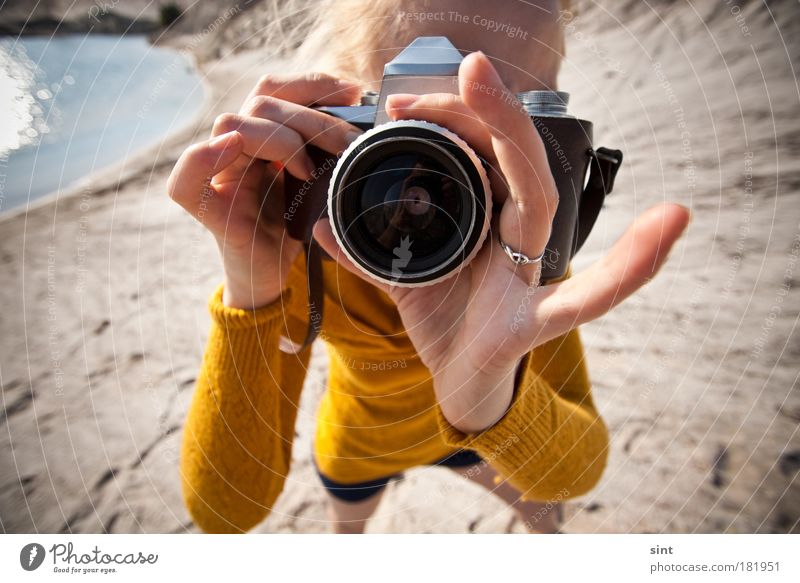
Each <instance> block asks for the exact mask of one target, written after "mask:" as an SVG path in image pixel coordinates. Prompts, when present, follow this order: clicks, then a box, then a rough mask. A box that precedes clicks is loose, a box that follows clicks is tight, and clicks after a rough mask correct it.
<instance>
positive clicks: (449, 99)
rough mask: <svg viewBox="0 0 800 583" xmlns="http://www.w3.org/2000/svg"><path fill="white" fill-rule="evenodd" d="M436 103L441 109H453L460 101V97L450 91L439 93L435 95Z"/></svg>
mask: <svg viewBox="0 0 800 583" xmlns="http://www.w3.org/2000/svg"><path fill="white" fill-rule="evenodd" d="M436 103H437V105H439V107H441V108H442V109H455V108H457V107H458V106H459V104H460V103H461V98H460V97H459V96H458V95H454V94H451V93H440V94H438V95H437V96H436Z"/></svg>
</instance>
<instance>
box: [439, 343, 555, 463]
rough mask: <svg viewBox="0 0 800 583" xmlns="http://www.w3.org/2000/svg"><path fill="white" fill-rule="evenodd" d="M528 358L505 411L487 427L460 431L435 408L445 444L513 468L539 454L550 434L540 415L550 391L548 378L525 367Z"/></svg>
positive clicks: (528, 461)
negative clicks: (470, 451)
mask: <svg viewBox="0 0 800 583" xmlns="http://www.w3.org/2000/svg"><path fill="white" fill-rule="evenodd" d="M529 357H530V355H528V356H526V357H525V360H524V361H523V363H522V365H521V366H522V367H523V368H522V370H523V373H522V375H521V379H520V382H519V384H518V386H517V387H516V390H515V394H514V398H513V400H512V402H511V405H510V406H509V408H508V410H507V411H506V414H505V415H504V416H503V417H502V418H501V419H500V420H499V421H498V422H497V423H495V424H494V425H492V426H491V427H489V428H488V429H485V430H484V431H482V432H480V433H464V432H462V431H459V430H458V429H456V428H455V427H453V426H452V425H451V424H450V422H449V421H448V420H447V418H446V417H445V416H444V414H443V413H442V410H441V408H440V407H438V406H437V407H436V415H437V419H438V422H439V429H440V431H441V434H442V437H443V438H444V440H445V442H446V443H447V444H448V445H451V446H453V447H460V448H469V449H474V450H476V451H478V452H479V453H480V454H481V455H482V457H483V458H484V459H485V460H486V461H487V462H489V463H493V464H497V463H499V464H500V465H508V466H509V467H512V468H513V467H519V466H520V465H522V464H526V463H530V462H531V461H532V460H531V458H534V457H536V456H539V455H541V448H540V445H541V444H543V443H544V442H545V441H547V439H548V438H551V437H552V428H551V427H548V424H547V423H546V422H545V421H546V420H544V419H541V414H542V412H543V411H544V410H545V409H546V404H547V401H548V399H552V398H553V394H552V391H551V390H550V385H549V384H548V383H547V381H545V380H544V379H543V378H542V377H541V376H540V375H539V374H538V373H536V372H535V371H534V370H532V369H531V368H530V367H529V366H528V362H527V361H528V360H529ZM498 467H499V466H498Z"/></svg>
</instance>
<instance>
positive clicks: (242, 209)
mask: <svg viewBox="0 0 800 583" xmlns="http://www.w3.org/2000/svg"><path fill="white" fill-rule="evenodd" d="M359 94H360V88H359V87H358V85H357V84H355V83H352V82H350V81H345V80H341V79H336V78H335V77H330V76H328V75H322V74H312V75H291V76H276V75H267V76H265V77H263V78H262V79H261V80H260V81H259V83H258V84H257V85H256V86H255V88H254V89H253V90H252V91H251V92H250V95H249V97H248V99H247V101H246V102H245V104H244V105H243V106H242V108H241V109H240V110H239V113H238V114H233V113H223V114H222V115H220V116H219V117H218V118H217V119H216V120H215V122H214V127H213V129H212V132H211V139H209V140H206V141H204V142H199V143H197V144H193V145H192V146H189V147H188V148H187V149H186V150H185V151H184V152H183V154H181V157H180V158H179V159H178V162H177V164H176V165H175V168H174V169H173V170H172V173H171V174H170V177H169V180H168V181H167V191H168V192H169V195H170V197H171V198H172V199H173V200H175V201H176V202H177V203H178V204H180V205H181V206H182V207H183V208H184V209H186V210H187V211H188V212H189V213H190V214H191V215H192V216H194V217H195V218H196V219H197V220H198V221H200V222H201V223H202V224H203V226H205V227H206V228H207V229H208V230H209V231H210V232H211V234H212V235H214V237H215V238H216V240H217V244H218V245H219V249H220V253H221V255H222V265H223V270H224V273H225V286H224V292H223V303H225V305H228V306H231V307H237V308H254V307H259V306H263V305H266V304H268V303H270V302H272V301H274V300H276V299H277V298H278V297H279V296H280V294H281V291H282V289H283V287H284V286H285V282H286V279H287V275H288V272H289V269H290V267H291V265H292V262H293V261H294V259H295V258H296V257H297V254H298V253H299V252H300V250H301V248H302V246H301V244H300V242H298V241H295V240H294V239H291V238H289V237H288V236H287V235H286V233H285V229H284V223H283V206H284V203H283V200H284V197H283V180H282V176H281V175H280V171H279V170H278V169H277V168H276V167H275V165H273V164H271V163H270V162H279V163H280V164H281V165H282V166H283V167H284V168H285V170H286V171H287V172H290V173H291V174H292V175H294V176H296V177H297V178H299V179H301V180H308V179H310V178H311V173H312V172H313V171H314V169H315V167H314V163H313V162H312V161H311V158H310V157H309V155H308V153H307V152H306V149H305V145H306V144H313V145H315V146H318V147H320V148H322V149H323V150H326V151H328V152H331V153H339V152H341V151H343V150H344V149H345V148H347V146H348V145H349V144H350V142H352V141H353V140H354V139H355V138H356V137H358V135H359V134H360V133H361V132H360V131H359V130H357V129H356V128H354V127H353V126H351V125H349V124H347V123H345V122H343V121H341V120H339V119H337V118H335V117H333V116H330V115H327V114H325V113H322V112H319V111H315V110H313V109H309V108H308V107H307V106H309V105H312V104H318V105H351V104H353V103H354V102H355V101H356V100H357V98H358V96H359Z"/></svg>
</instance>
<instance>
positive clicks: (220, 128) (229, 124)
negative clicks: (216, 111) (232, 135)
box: [190, 112, 242, 149]
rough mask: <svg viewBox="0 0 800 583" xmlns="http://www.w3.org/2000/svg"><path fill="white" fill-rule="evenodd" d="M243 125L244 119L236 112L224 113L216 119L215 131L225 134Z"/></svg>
mask: <svg viewBox="0 0 800 583" xmlns="http://www.w3.org/2000/svg"><path fill="white" fill-rule="evenodd" d="M241 125H242V120H241V118H240V117H239V116H238V115H236V114H235V113H228V112H226V113H222V114H220V115H218V116H217V117H216V119H214V133H215V134H225V133H228V132H232V131H233V130H236V129H239V127H241ZM190 149H191V148H190Z"/></svg>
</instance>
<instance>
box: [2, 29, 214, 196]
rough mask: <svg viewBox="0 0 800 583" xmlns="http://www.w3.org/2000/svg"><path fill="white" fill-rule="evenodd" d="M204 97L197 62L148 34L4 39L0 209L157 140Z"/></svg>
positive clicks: (55, 187)
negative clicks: (157, 43) (152, 41)
mask: <svg viewBox="0 0 800 583" xmlns="http://www.w3.org/2000/svg"><path fill="white" fill-rule="evenodd" d="M202 101H203V88H202V85H201V83H200V79H199V78H198V77H197V75H196V74H195V72H194V70H193V68H192V65H191V62H190V61H189V59H188V58H186V57H185V56H184V55H182V54H180V53H178V52H176V51H171V50H166V49H159V48H155V47H153V46H151V45H150V44H149V43H148V42H147V39H146V37H144V36H140V35H130V36H126V37H117V36H104V35H92V36H83V35H70V36H63V37H56V38H53V39H50V38H44V37H42V38H35V37H32V38H23V39H10V38H7V39H3V40H0V211H6V210H9V209H11V208H14V207H17V208H19V207H21V206H25V205H27V204H28V202H30V201H32V200H34V199H36V198H40V197H42V196H44V195H45V194H48V193H51V192H54V191H56V190H59V189H61V188H65V187H67V186H69V185H71V184H74V183H75V182H76V181H80V180H81V179H83V178H85V177H86V176H88V175H89V174H90V173H91V172H93V171H94V170H97V169H100V168H102V167H104V166H108V165H110V164H113V163H116V162H119V161H121V160H123V159H124V158H125V157H127V156H130V155H131V154H133V153H135V152H136V151H137V150H141V149H142V148H145V147H147V146H150V145H153V144H155V143H157V142H158V141H159V140H160V139H161V138H163V137H164V136H165V135H166V134H168V133H170V132H172V131H174V130H177V129H179V128H180V127H182V126H184V125H185V124H187V123H188V122H189V121H190V120H191V119H192V118H193V117H194V115H195V114H196V113H197V112H198V110H199V108H200V105H201V104H202Z"/></svg>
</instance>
